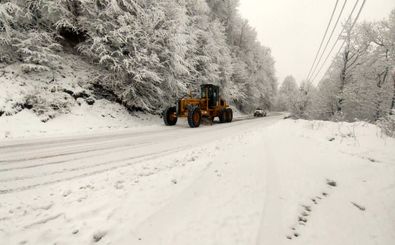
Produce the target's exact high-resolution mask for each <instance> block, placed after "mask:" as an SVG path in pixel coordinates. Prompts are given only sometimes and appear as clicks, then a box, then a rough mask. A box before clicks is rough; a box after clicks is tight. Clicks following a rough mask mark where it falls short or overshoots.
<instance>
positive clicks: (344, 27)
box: [312, 0, 367, 81]
mask: <svg viewBox="0 0 395 245" xmlns="http://www.w3.org/2000/svg"><path fill="white" fill-rule="evenodd" d="M366 1H367V0H363V2H362V5H361V7H360V9H359V11H358V14H357V16H356V17H355V19H354V21H353V23H352V25H351V27H350V30H352V29H353V28H354V27H355V24H356V23H357V21H358V19H359V17H360V15H361V13H362V10H363V8H364V7H365V4H366ZM358 3H359V0H357V2H356V4H355V5H354V8H353V10H352V11H351V13H350V16H349V17H348V19H347V23H348V22H350V21H351V18H352V15H353V14H354V12H355V9H356V7H357V6H358ZM345 29H346V26H345V25H344V26H343V28H342V31H341V32H340V34H339V36H338V37H337V40H336V41H335V43H334V44H333V46H332V48H331V50H330V51H329V53H328V55H327V57H326V58H325V60H324V62H323V63H322V65H321V67H320V69H319V70H318V72H317V73H316V74H315V76H314V78H313V80H312V81H315V79H316V78H317V76H318V75H319V74H320V72H321V71H322V69H323V68H324V66H325V64H326V62H327V61H328V59H329V57H330V55H331V53H332V52H333V50H334V49H335V47H336V44H337V43H338V41H339V40H340V38H341V37H342V34H343V32H344V30H345ZM345 44H346V40H344V41H343V43H342V45H341V47H340V49H339V51H338V52H337V54H336V56H335V57H337V56H338V55H339V54H340V52H341V50H342V49H343V47H344V45H345ZM330 68H331V66H329V68H328V70H327V71H326V72H325V73H327V72H328V71H329V69H330Z"/></svg>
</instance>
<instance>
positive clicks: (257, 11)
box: [239, 0, 395, 83]
mask: <svg viewBox="0 0 395 245" xmlns="http://www.w3.org/2000/svg"><path fill="white" fill-rule="evenodd" d="M355 1H356V0H348V2H347V5H346V9H345V12H344V13H343V17H342V19H341V23H344V22H345V20H346V18H347V17H348V15H349V13H350V12H351V9H352V7H353V6H354V4H355ZM335 2H336V1H335V0H240V8H239V9H240V12H241V15H242V16H243V17H244V18H246V19H248V20H249V22H250V24H251V25H252V26H253V27H254V28H255V29H256V31H257V32H258V39H259V41H260V42H261V43H262V44H263V45H265V46H267V47H269V48H271V50H272V55H273V57H274V59H275V60H276V71H277V77H278V79H279V82H280V83H281V82H282V81H283V79H284V78H285V77H286V76H287V75H293V76H294V77H295V78H296V80H297V81H298V82H300V81H301V80H304V79H305V78H306V76H307V73H308V71H309V69H310V67H311V65H312V63H313V61H314V57H315V54H316V52H317V50H318V48H319V44H320V42H321V39H322V36H323V35H324V31H325V28H326V26H327V24H328V21H329V18H330V15H331V12H332V10H333V7H334V5H335ZM343 2H344V0H340V1H339V6H338V11H337V12H336V13H339V12H340V8H341V6H342V4H343ZM362 2H363V1H362V0H361V1H360V4H361V3H362ZM358 6H360V5H358ZM394 8H395V0H367V2H366V4H365V7H364V10H363V12H362V14H361V17H360V19H359V21H364V20H382V19H384V18H387V17H388V16H389V14H390V12H391V10H392V9H394ZM357 10H359V7H357ZM356 12H357V11H356ZM337 16H338V14H335V17H334V21H333V23H334V22H335V21H336V17H337ZM339 27H340V29H339V28H338V29H337V30H336V32H335V34H334V35H333V38H332V40H333V41H335V40H336V38H337V35H338V33H339V32H340V30H341V25H340V24H339ZM331 28H332V27H331ZM331 28H330V29H329V33H328V35H329V34H330V31H331V30H332V29H331ZM324 44H325V43H324ZM332 45H333V43H330V45H329V47H328V51H329V50H330V48H331V47H332ZM337 50H338V48H336V49H335V51H334V52H333V55H334V54H335V53H337ZM325 57H326V55H324V58H325ZM324 58H323V59H324ZM327 63H328V64H327V65H326V66H325V67H324V69H322V72H321V74H319V76H317V80H319V79H320V78H321V77H322V75H323V73H324V72H325V71H326V69H327V67H328V65H329V64H330V63H331V59H330V60H328V62H327ZM315 82H317V81H315Z"/></svg>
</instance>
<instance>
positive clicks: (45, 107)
mask: <svg viewBox="0 0 395 245" xmlns="http://www.w3.org/2000/svg"><path fill="white" fill-rule="evenodd" d="M75 103H76V102H75V100H74V98H73V97H72V96H70V95H68V94H66V93H63V92H54V93H51V92H43V91H41V90H38V89H35V90H33V91H32V92H31V93H30V94H28V95H26V97H25V103H24V104H23V107H24V108H26V109H31V110H32V111H33V112H34V113H35V114H36V115H37V116H38V117H39V118H40V120H41V121H43V122H46V121H48V120H49V119H52V118H54V117H56V116H57V115H60V114H65V113H68V112H70V109H71V107H72V106H73V105H75Z"/></svg>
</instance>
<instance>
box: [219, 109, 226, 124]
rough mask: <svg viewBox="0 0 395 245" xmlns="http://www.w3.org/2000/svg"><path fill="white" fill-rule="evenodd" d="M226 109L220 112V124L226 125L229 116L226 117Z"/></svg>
mask: <svg viewBox="0 0 395 245" xmlns="http://www.w3.org/2000/svg"><path fill="white" fill-rule="evenodd" d="M226 114H227V113H226V109H223V110H221V111H220V113H219V122H220V123H225V122H226V118H227V116H226Z"/></svg>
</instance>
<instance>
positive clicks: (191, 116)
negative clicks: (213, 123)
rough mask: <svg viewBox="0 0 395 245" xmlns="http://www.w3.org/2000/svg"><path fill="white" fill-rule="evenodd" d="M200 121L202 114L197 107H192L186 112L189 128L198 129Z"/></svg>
mask: <svg viewBox="0 0 395 245" xmlns="http://www.w3.org/2000/svg"><path fill="white" fill-rule="evenodd" d="M201 121H202V112H201V111H200V108H199V107H193V108H191V109H190V110H188V124H189V127H191V128H198V127H199V126H200V123H201Z"/></svg>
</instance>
